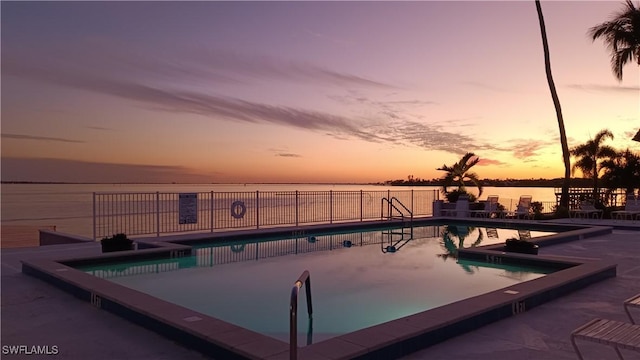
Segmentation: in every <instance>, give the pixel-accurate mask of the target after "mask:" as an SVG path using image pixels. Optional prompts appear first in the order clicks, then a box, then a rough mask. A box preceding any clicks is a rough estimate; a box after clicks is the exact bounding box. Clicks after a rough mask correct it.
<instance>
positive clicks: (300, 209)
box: [93, 190, 439, 239]
mask: <svg viewBox="0 0 640 360" xmlns="http://www.w3.org/2000/svg"><path fill="white" fill-rule="evenodd" d="M438 195H439V194H438V191H437V190H398V191H391V190H383V191H363V190H360V191H331V190H330V191H254V192H216V191H210V192H192V193H176V192H145V193H104V192H102V193H93V238H94V239H101V238H103V237H106V236H112V235H113V234H118V233H125V234H127V235H129V236H138V235H156V236H160V235H161V234H179V233H186V232H206V231H210V232H214V231H216V230H231V229H260V228H269V227H281V226H300V225H311V224H323V223H324V224H326V223H339V222H350V221H368V220H380V219H389V218H391V217H392V216H393V214H391V213H390V212H391V211H392V210H393V209H392V207H391V206H388V207H387V206H382V210H381V205H380V204H381V201H383V200H382V199H383V198H387V199H395V200H396V202H394V203H393V204H394V205H395V204H397V203H400V204H401V205H402V206H401V207H403V208H405V209H406V211H405V212H406V213H410V214H412V216H429V215H433V207H432V203H433V201H434V200H437V199H438ZM396 208H397V206H396Z"/></svg>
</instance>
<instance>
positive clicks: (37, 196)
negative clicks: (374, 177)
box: [0, 184, 555, 237]
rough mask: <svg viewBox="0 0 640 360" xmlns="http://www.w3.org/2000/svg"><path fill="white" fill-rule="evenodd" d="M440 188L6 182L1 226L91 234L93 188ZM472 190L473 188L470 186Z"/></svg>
mask: <svg viewBox="0 0 640 360" xmlns="http://www.w3.org/2000/svg"><path fill="white" fill-rule="evenodd" d="M434 189H436V190H437V189H439V187H429V186H416V187H409V186H407V187H401V186H391V187H390V186H381V185H331V184H247V185H243V184H2V186H1V195H0V196H1V198H0V205H1V213H0V218H1V222H2V225H3V226H4V225H17V226H33V227H52V226H55V227H56V230H57V231H61V232H65V233H71V234H76V235H83V236H88V237H91V236H92V233H93V193H94V192H115V193H118V192H140V193H142V192H173V193H180V192H210V191H216V192H242V191H251V192H254V191H295V190H299V191H329V190H333V191H358V190H365V191H366V190H369V191H381V190H383V191H384V190H393V191H401V190H407V191H408V190H434ZM471 191H473V190H471ZM487 195H498V196H499V197H500V203H501V204H504V205H506V206H507V207H509V205H510V204H511V203H513V204H515V203H516V202H517V201H518V198H519V197H520V195H531V196H533V200H534V201H543V202H555V195H554V190H553V188H526V187H486V188H484V192H483V195H482V197H481V199H486V197H487Z"/></svg>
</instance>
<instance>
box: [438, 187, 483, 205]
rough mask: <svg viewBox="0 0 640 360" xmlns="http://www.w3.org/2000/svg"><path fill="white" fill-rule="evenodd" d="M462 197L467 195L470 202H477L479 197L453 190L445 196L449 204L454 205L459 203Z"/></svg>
mask: <svg viewBox="0 0 640 360" xmlns="http://www.w3.org/2000/svg"><path fill="white" fill-rule="evenodd" d="M462 195H466V196H467V197H468V198H469V202H470V203H472V202H475V201H476V199H477V197H476V196H475V195H473V194H470V193H468V192H466V191H464V190H453V191H450V192H448V193H446V194H445V197H446V198H447V201H448V202H451V203H454V202H456V201H458V198H459V197H460V196H462Z"/></svg>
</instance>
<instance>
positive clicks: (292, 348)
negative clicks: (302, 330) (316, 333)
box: [289, 270, 313, 360]
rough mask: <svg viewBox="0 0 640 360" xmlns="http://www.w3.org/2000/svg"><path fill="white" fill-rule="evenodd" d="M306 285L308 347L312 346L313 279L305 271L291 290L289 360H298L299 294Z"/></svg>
mask: <svg viewBox="0 0 640 360" xmlns="http://www.w3.org/2000/svg"><path fill="white" fill-rule="evenodd" d="M302 284H304V290H305V293H306V295H307V313H308V314H309V328H308V331H307V345H311V342H312V339H311V337H312V334H313V306H312V304H311V278H310V277H309V271H308V270H305V271H303V272H302V275H300V277H299V278H298V280H296V282H295V283H294V284H293V288H292V289H291V301H290V303H289V359H290V360H296V359H298V293H299V292H300V288H301V287H302Z"/></svg>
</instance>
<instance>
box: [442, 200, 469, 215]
mask: <svg viewBox="0 0 640 360" xmlns="http://www.w3.org/2000/svg"><path fill="white" fill-rule="evenodd" d="M442 215H443V216H455V217H468V216H469V198H467V197H463V196H461V197H460V198H459V199H458V201H456V207H455V209H443V210H442Z"/></svg>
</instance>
